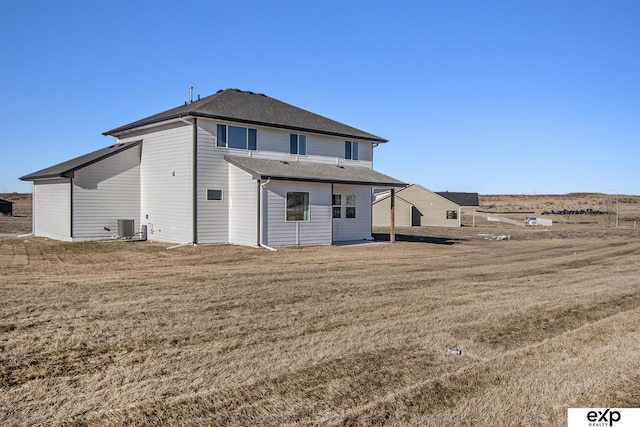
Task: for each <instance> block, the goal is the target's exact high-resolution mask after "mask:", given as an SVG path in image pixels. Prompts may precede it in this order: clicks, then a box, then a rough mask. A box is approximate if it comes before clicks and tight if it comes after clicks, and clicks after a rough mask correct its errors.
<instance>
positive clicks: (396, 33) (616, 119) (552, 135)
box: [0, 0, 640, 195]
mask: <svg viewBox="0 0 640 427" xmlns="http://www.w3.org/2000/svg"><path fill="white" fill-rule="evenodd" d="M2 9H3V10H2V14H1V15H0V57H1V58H2V62H0V192H12V191H19V192H29V191H31V185H30V184H29V183H22V182H21V181H19V180H18V177H19V176H22V175H25V174H27V173H30V172H34V171H36V170H39V169H42V168H44V167H48V166H51V165H53V164H56V163H59V162H62V161H65V160H68V159H70V158H73V157H76V156H79V155H82V154H85V153H87V152H90V151H93V150H96V149H99V148H102V147H105V146H108V145H110V144H111V143H112V142H113V139H112V138H109V137H105V136H103V135H102V132H104V131H107V130H109V129H113V128H115V127H118V126H120V125H123V124H126V123H129V122H132V121H134V120H137V119H140V118H143V117H146V116H149V115H151V114H155V113H158V112H161V111H164V110H166V109H169V108H172V107H175V106H178V105H180V104H182V103H184V101H186V100H187V99H188V96H189V86H190V85H192V86H194V94H200V95H202V96H206V95H210V94H212V93H215V92H216V91H217V90H219V89H225V88H239V89H243V90H250V91H254V92H261V93H264V94H266V95H268V96H271V97H273V98H276V99H279V100H282V101H285V102H288V103H290V104H293V105H296V106H298V107H301V108H304V109H307V110H310V111H313V112H315V113H318V114H321V115H324V116H327V117H330V118H332V119H334V120H338V121H340V122H343V123H346V124H349V125H351V126H354V127H357V128H360V129H362V130H365V131H368V132H371V133H374V134H376V135H379V136H382V137H384V138H386V139H388V140H389V141H390V142H389V143H387V144H382V145H381V146H379V147H377V148H376V149H375V150H376V151H375V153H374V156H375V157H374V167H375V168H376V169H377V170H379V171H380V172H383V173H386V174H388V175H391V176H393V177H395V178H398V179H401V180H403V181H405V182H416V183H419V184H421V185H423V186H425V187H427V188H429V189H431V190H433V191H470V192H478V193H481V194H500V193H517V194H533V193H537V194H542V193H553V194H563V193H568V192H582V191H593V192H603V193H621V194H635V195H640V179H639V178H640V172H639V170H640V168H639V167H638V165H639V163H640V25H638V21H639V20H640V2H638V1H637V0H629V1H617V0H607V1H604V0H602V1H591V0H580V1H573V0H569V1H558V0H555V1H547V0H518V1H514V0H509V1H506V0H505V1H490V0H488V1H467V0H459V1H444V0H442V1H428V0H425V1H404V0H396V1H393V2H390V1H385V2H382V1H375V0H369V1H351V2H346V1H333V0H323V1H318V2H311V1H309V2H301V1H279V0H273V1H269V2H265V1H242V0H237V1H234V2H230V1H227V2H221V1H190V2H183V3H178V2H164V1H127V2H123V1H117V0H116V1H109V2H93V1H87V2H83V3H79V2H76V1H64V0H62V1H60V2H50V1H32V0H24V1H20V2H9V3H6V4H4V5H3V7H2Z"/></svg>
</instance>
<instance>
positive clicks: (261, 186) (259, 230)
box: [258, 178, 276, 252]
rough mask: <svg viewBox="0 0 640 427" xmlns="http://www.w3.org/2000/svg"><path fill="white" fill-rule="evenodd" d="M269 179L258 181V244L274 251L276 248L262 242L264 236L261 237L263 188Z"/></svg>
mask: <svg viewBox="0 0 640 427" xmlns="http://www.w3.org/2000/svg"><path fill="white" fill-rule="evenodd" d="M269 181H271V178H267V182H264V183H260V190H259V191H258V206H259V209H260V214H259V216H260V220H259V223H258V235H259V236H258V242H259V243H258V244H259V245H260V247H261V248H265V249H269V250H270V251H274V252H276V249H274V248H272V247H271V246H267V245H265V244H264V238H263V234H264V233H263V224H264V207H263V201H264V188H265V187H266V186H267V184H269Z"/></svg>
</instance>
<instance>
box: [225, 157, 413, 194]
mask: <svg viewBox="0 0 640 427" xmlns="http://www.w3.org/2000/svg"><path fill="white" fill-rule="evenodd" d="M224 159H225V160H226V161H228V162H229V163H231V164H232V165H235V166H237V167H239V168H241V169H243V170H245V171H247V172H249V173H251V174H253V175H256V176H259V177H260V178H261V179H269V178H270V179H278V180H287V181H311V182H333V183H340V184H359V185H372V186H381V187H401V186H404V185H406V184H405V183H403V182H402V181H398V180H397V179H395V178H392V177H390V176H387V175H384V174H382V173H380V172H377V171H375V170H373V169H369V168H366V167H358V166H336V165H334V164H328V163H310V162H297V161H282V160H267V159H256V158H254V157H237V156H225V157H224Z"/></svg>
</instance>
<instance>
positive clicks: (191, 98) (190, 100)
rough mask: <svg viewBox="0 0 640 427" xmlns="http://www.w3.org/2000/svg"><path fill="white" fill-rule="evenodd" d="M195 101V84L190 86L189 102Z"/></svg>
mask: <svg viewBox="0 0 640 427" xmlns="http://www.w3.org/2000/svg"><path fill="white" fill-rule="evenodd" d="M192 102H193V86H189V104H191V103H192Z"/></svg>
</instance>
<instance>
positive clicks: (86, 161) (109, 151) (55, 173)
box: [20, 140, 142, 181]
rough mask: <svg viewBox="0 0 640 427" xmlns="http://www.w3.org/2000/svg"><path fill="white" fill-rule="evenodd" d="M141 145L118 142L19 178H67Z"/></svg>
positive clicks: (23, 179) (134, 142) (133, 142)
mask: <svg viewBox="0 0 640 427" xmlns="http://www.w3.org/2000/svg"><path fill="white" fill-rule="evenodd" d="M141 143H142V141H141V140H139V141H131V142H120V143H118V144H113V145H110V146H109V147H106V148H101V149H100V150H96V151H94V152H92V153H89V154H85V155H83V156H80V157H76V158H75V159H71V160H67V161H66V162H62V163H58V164H57V165H54V166H51V167H48V168H45V169H42V170H39V171H37V172H33V173H30V174H29V175H25V176H22V177H20V180H22V181H34V180H37V179H46V178H56V177H67V176H69V174H71V173H72V172H74V171H76V170H78V169H82V168H84V167H86V166H89V165H91V164H93V163H96V162H99V161H100V160H103V159H106V158H107V157H111V156H113V155H115V154H118V153H120V152H122V151H124V150H128V149H129V148H132V147H135V146H137V145H140V144H141Z"/></svg>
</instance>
